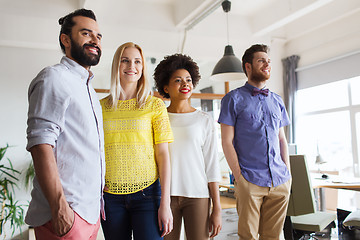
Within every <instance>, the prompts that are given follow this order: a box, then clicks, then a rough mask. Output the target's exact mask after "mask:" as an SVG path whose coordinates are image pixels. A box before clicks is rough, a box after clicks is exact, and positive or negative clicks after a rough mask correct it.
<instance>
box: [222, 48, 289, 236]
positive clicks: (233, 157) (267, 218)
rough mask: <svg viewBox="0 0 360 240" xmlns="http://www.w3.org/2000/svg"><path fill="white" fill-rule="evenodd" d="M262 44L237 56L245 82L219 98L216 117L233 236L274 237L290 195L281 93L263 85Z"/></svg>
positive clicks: (266, 65)
mask: <svg viewBox="0 0 360 240" xmlns="http://www.w3.org/2000/svg"><path fill="white" fill-rule="evenodd" d="M267 52H268V47H267V46H266V45H260V44H257V45H253V46H251V47H250V48H249V49H247V50H246V51H245V53H244V56H243V58H242V61H243V69H244V72H245V74H246V76H247V77H248V81H247V83H246V84H245V85H244V86H243V87H240V88H237V89H235V90H233V91H231V92H229V93H228V94H226V95H225V97H224V98H223V99H222V102H221V113H220V116H219V120H218V121H219V123H221V136H222V146H223V150H224V154H225V157H226V160H227V162H228V164H229V167H230V169H231V171H232V173H233V175H234V179H235V183H234V184H235V196H236V201H237V204H236V208H237V211H238V215H239V222H238V235H239V239H246V240H250V239H266V240H270V239H271V240H272V239H273V240H275V239H276V240H278V239H280V234H281V231H282V228H283V224H284V220H285V216H286V210H287V204H288V201H289V195H290V185H291V175H290V165H289V156H288V148H287V141H286V138H285V133H284V129H283V127H284V126H286V125H288V124H289V117H288V115H287V113H286V110H285V107H284V104H283V101H282V100H281V97H280V96H279V95H277V94H275V93H273V92H271V91H269V90H268V89H265V84H266V81H267V80H268V79H269V78H270V70H271V66H270V59H269V56H268V54H267Z"/></svg>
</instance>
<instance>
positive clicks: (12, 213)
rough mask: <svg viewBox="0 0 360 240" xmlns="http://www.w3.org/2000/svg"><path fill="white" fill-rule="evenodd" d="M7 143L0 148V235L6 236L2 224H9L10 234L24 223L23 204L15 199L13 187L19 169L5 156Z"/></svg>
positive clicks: (16, 184)
mask: <svg viewBox="0 0 360 240" xmlns="http://www.w3.org/2000/svg"><path fill="white" fill-rule="evenodd" d="M8 148H9V145H6V146H5V147H2V148H0V206H1V207H0V235H1V236H3V237H4V239H5V238H6V233H5V230H4V226H5V224H6V223H8V224H10V228H11V230H12V234H11V235H14V233H15V230H16V229H17V228H18V229H20V231H21V226H22V225H23V224H24V209H23V207H24V206H25V205H23V204H20V203H19V201H17V200H15V197H14V194H15V188H17V187H18V181H19V176H20V174H21V172H20V171H18V170H16V169H14V167H13V164H12V162H11V160H10V159H9V158H5V153H6V151H7V150H8Z"/></svg>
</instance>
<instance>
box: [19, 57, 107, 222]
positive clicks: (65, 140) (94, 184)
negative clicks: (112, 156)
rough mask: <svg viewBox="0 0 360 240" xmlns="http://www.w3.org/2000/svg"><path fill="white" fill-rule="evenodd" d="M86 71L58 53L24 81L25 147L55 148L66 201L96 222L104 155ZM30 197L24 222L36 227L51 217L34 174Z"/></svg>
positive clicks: (96, 105) (100, 125)
mask: <svg viewBox="0 0 360 240" xmlns="http://www.w3.org/2000/svg"><path fill="white" fill-rule="evenodd" d="M89 75H90V74H89V71H87V70H86V69H85V68H83V67H82V66H80V65H79V64H78V63H76V62H75V61H73V60H71V59H69V58H67V57H63V58H62V59H61V63H60V64H57V65H55V66H52V67H47V68H45V69H43V70H42V71H41V72H40V73H39V74H38V75H37V76H36V78H35V79H34V80H33V81H32V82H31V84H30V86H29V112H28V122H27V123H28V128H27V139H28V144H27V149H28V150H29V149H30V148H31V147H32V146H35V145H38V144H50V145H52V146H53V147H54V154H55V158H56V163H57V167H58V171H59V176H60V180H61V184H62V187H63V189H64V194H65V197H66V200H67V202H68V203H69V205H70V207H71V208H72V209H73V210H74V211H75V212H76V213H78V214H79V215H80V216H81V217H82V218H83V219H85V220H86V221H87V222H88V223H91V224H95V223H96V222H97V220H98V219H99V216H100V209H103V200H102V189H103V186H104V181H105V178H104V176H105V156H104V134H103V123H102V121H103V120H102V110H101V106H100V102H99V100H98V97H97V95H96V92H95V91H94V89H93V87H92V86H91V81H90V80H91V79H92V76H89ZM91 75H92V74H91ZM31 196H32V200H31V202H30V205H29V209H28V212H27V215H26V218H25V221H26V223H27V224H29V225H32V226H35V227H36V226H40V225H43V224H44V223H46V222H47V221H49V220H50V219H51V211H50V207H49V204H48V201H47V200H46V198H45V196H44V194H43V192H42V191H41V188H40V185H39V183H38V181H37V178H36V176H35V179H34V188H33V190H32V192H31Z"/></svg>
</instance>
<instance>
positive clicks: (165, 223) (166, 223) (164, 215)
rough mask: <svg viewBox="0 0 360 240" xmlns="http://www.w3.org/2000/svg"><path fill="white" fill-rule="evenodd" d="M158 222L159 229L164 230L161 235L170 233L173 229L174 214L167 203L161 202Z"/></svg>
mask: <svg viewBox="0 0 360 240" xmlns="http://www.w3.org/2000/svg"><path fill="white" fill-rule="evenodd" d="M158 222H159V229H160V231H162V234H161V237H164V236H165V235H168V234H169V233H170V232H171V231H172V229H173V216H172V213H171V208H170V206H168V205H166V206H165V204H160V207H159V210H158Z"/></svg>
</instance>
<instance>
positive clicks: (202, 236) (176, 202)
mask: <svg viewBox="0 0 360 240" xmlns="http://www.w3.org/2000/svg"><path fill="white" fill-rule="evenodd" d="M170 206H171V211H172V214H173V219H174V229H173V230H172V231H171V233H170V234H169V235H166V236H165V238H164V240H179V239H180V231H181V222H182V218H184V225H185V235H186V239H187V240H207V239H209V215H210V198H187V197H173V196H172V197H171V204H170Z"/></svg>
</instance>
